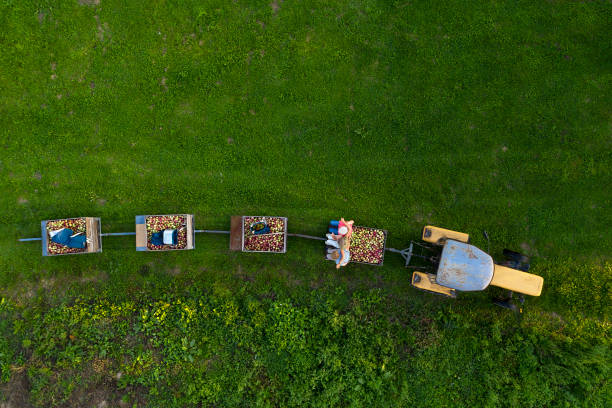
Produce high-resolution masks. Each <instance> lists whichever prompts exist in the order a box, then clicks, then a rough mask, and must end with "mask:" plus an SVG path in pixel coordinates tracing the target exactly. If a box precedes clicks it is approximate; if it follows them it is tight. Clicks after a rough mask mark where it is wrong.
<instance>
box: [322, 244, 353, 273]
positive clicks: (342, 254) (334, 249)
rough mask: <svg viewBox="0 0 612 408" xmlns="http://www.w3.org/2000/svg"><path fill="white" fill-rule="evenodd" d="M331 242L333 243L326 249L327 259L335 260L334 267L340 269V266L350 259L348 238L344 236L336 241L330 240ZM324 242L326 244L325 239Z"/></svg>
mask: <svg viewBox="0 0 612 408" xmlns="http://www.w3.org/2000/svg"><path fill="white" fill-rule="evenodd" d="M328 241H330V240H328ZM331 242H332V243H333V244H332V245H330V246H331V248H329V249H328V250H327V259H329V260H332V261H336V269H340V267H341V266H346V264H348V263H349V261H350V260H351V251H350V239H349V238H347V237H346V236H344V237H341V238H340V239H339V240H338V241H333V240H332V241H331ZM325 243H326V244H327V241H326V242H325Z"/></svg>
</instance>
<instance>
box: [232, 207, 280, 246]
mask: <svg viewBox="0 0 612 408" xmlns="http://www.w3.org/2000/svg"><path fill="white" fill-rule="evenodd" d="M287 235H289V234H287V217H278V216H253V215H240V216H232V218H231V227H230V250H232V251H242V252H267V253H282V254H284V253H286V252H287Z"/></svg>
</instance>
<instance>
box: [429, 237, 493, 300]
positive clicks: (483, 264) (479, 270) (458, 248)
mask: <svg viewBox="0 0 612 408" xmlns="http://www.w3.org/2000/svg"><path fill="white" fill-rule="evenodd" d="M493 268H494V266H493V259H492V258H491V256H490V255H489V254H487V253H486V252H484V251H482V250H480V249H478V248H476V247H475V246H473V245H470V244H466V243H464V242H459V241H454V240H450V239H449V240H447V241H446V244H444V248H443V249H442V256H441V258H440V265H439V266H438V273H437V276H436V282H437V283H438V284H440V285H442V286H446V287H448V288H452V289H456V290H463V291H474V290H483V289H485V288H486V287H487V286H489V283H490V282H491V279H492V278H493Z"/></svg>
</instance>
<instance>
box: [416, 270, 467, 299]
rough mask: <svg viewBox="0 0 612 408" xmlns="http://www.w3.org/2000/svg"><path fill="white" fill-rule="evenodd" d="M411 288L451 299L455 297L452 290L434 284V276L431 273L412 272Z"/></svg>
mask: <svg viewBox="0 0 612 408" xmlns="http://www.w3.org/2000/svg"><path fill="white" fill-rule="evenodd" d="M412 286H414V287H416V288H419V289H422V290H426V291H428V292H434V293H439V294H441V295H445V296H450V297H452V298H455V297H457V294H456V293H455V290H454V289H451V288H447V287H446V286H442V285H438V284H437V283H436V275H434V274H432V273H423V272H416V271H415V272H413V273H412Z"/></svg>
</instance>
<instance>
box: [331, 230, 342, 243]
mask: <svg viewBox="0 0 612 408" xmlns="http://www.w3.org/2000/svg"><path fill="white" fill-rule="evenodd" d="M331 236H332V239H333V240H334V241H338V240H339V239H340V238H342V235H336V234H334V233H333V232H332V234H331Z"/></svg>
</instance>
